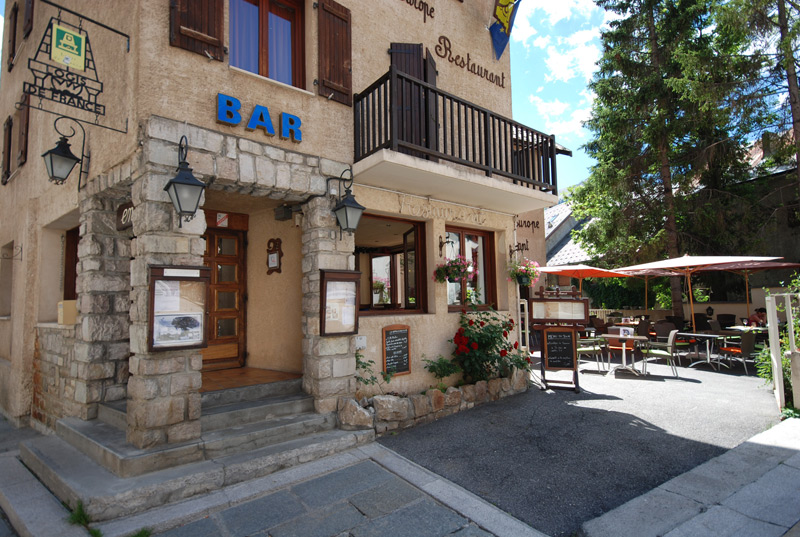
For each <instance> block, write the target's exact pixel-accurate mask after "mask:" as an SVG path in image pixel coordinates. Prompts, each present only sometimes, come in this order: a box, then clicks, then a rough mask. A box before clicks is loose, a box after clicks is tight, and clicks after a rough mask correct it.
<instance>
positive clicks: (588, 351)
mask: <svg viewBox="0 0 800 537" xmlns="http://www.w3.org/2000/svg"><path fill="white" fill-rule="evenodd" d="M581 356H588V357H589V358H591V357H594V361H595V362H596V363H597V370H598V371H602V370H604V369H606V361H605V358H604V357H603V344H602V343H601V342H600V341H598V340H596V339H588V340H578V361H580V359H581ZM601 364H602V365H601Z"/></svg>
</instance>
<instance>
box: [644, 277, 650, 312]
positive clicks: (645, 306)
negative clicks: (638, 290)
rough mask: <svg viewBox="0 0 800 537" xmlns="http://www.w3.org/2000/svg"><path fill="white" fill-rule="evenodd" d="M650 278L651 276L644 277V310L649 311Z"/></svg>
mask: <svg viewBox="0 0 800 537" xmlns="http://www.w3.org/2000/svg"><path fill="white" fill-rule="evenodd" d="M648 279H650V277H649V276H645V277H644V311H647V280H648Z"/></svg>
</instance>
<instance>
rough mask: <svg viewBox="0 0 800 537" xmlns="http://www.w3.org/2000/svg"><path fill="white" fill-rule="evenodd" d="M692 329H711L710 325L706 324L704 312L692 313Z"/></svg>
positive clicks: (706, 319) (706, 316) (706, 317)
mask: <svg viewBox="0 0 800 537" xmlns="http://www.w3.org/2000/svg"><path fill="white" fill-rule="evenodd" d="M694 329H695V330H697V331H699V330H711V326H710V325H709V324H708V315H706V314H705V313H695V314H694Z"/></svg>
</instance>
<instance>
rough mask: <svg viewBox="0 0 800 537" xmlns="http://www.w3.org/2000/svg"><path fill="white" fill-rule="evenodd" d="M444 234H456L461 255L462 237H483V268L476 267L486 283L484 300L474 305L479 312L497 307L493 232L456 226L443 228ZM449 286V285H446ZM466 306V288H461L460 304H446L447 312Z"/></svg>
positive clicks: (463, 286)
mask: <svg viewBox="0 0 800 537" xmlns="http://www.w3.org/2000/svg"><path fill="white" fill-rule="evenodd" d="M445 233H457V234H458V235H459V250H458V251H459V252H461V254H462V255H463V253H464V252H465V251H466V248H465V244H464V240H465V239H464V235H467V234H469V235H478V236H480V237H483V249H484V252H483V257H484V259H483V261H484V265H485V266H483V267H478V270H479V271H482V272H483V275H484V281H485V282H486V289H485V296H486V300H485V302H484V303H483V304H476V305H475V306H476V307H477V308H478V309H479V310H485V309H489V308H490V307H496V305H497V269H496V265H497V262H496V254H495V233H494V231H487V230H480V229H473V228H467V227H458V226H451V225H446V226H445ZM447 285H449V284H447ZM467 306H471V305H470V304H469V302H467V286H466V285H462V286H461V304H447V309H448V311H449V312H451V313H453V312H461V310H462V309H464V308H465V307H467Z"/></svg>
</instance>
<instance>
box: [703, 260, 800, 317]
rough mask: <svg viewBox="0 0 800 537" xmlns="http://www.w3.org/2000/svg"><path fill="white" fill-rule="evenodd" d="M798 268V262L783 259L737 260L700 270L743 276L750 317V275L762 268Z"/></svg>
mask: <svg viewBox="0 0 800 537" xmlns="http://www.w3.org/2000/svg"><path fill="white" fill-rule="evenodd" d="M792 268H800V263H787V262H784V261H739V262H737V263H724V264H720V265H708V266H705V267H703V269H702V271H698V272H709V271H712V270H725V271H728V272H733V273H735V274H739V275H741V276H744V289H745V293H744V296H745V297H746V299H747V316H748V317H750V275H751V274H752V273H754V272H760V271H762V270H780V269H792Z"/></svg>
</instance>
